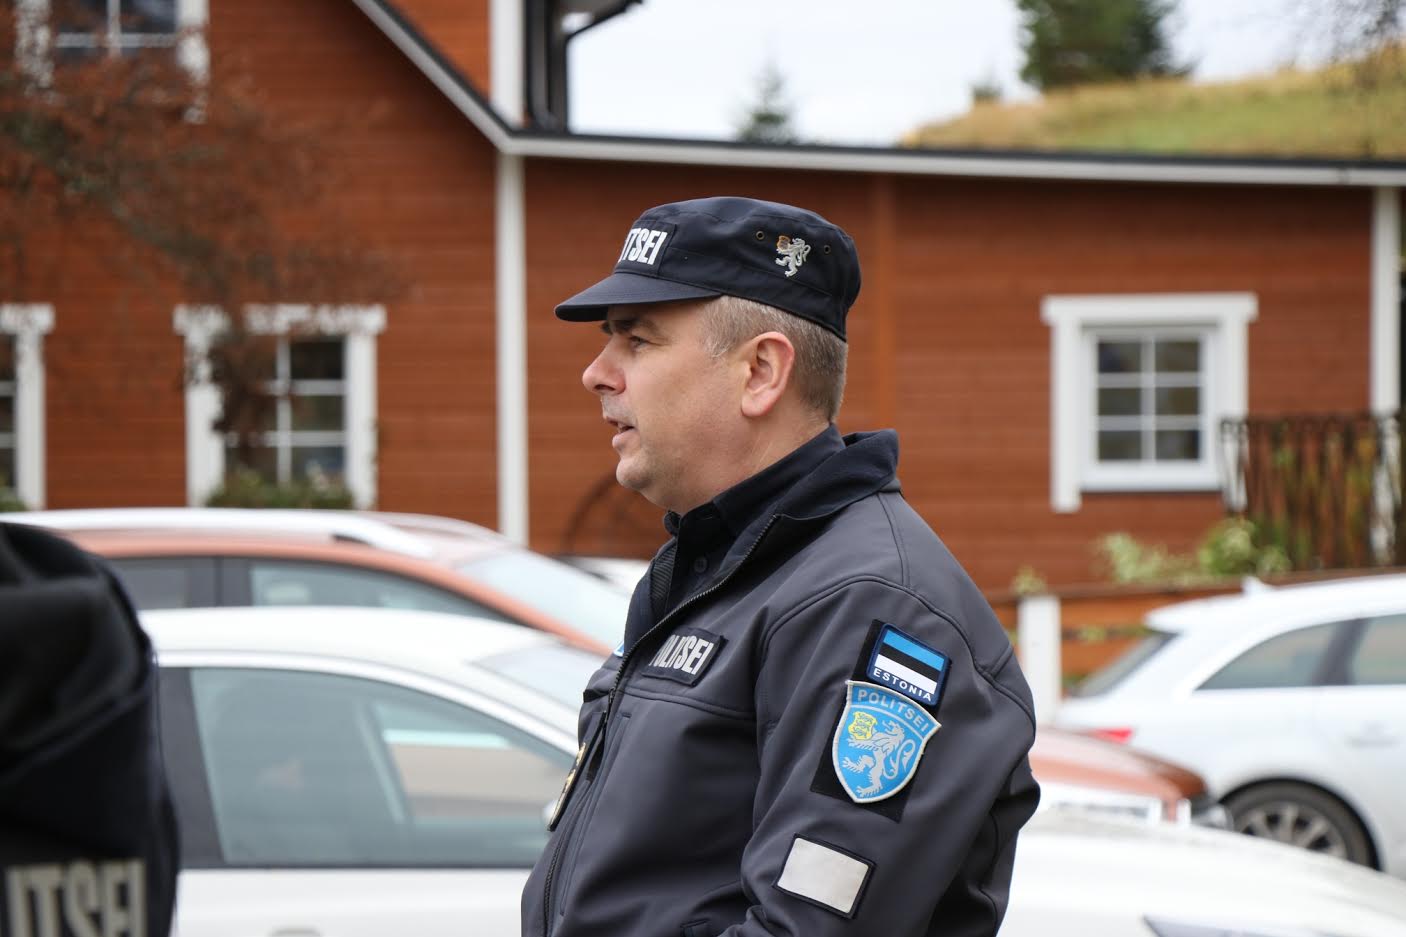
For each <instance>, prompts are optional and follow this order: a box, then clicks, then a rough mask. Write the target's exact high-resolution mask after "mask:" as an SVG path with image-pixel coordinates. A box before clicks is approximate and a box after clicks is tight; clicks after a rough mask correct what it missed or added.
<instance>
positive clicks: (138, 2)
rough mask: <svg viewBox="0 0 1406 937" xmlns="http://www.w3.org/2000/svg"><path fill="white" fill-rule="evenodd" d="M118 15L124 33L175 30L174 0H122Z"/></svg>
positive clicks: (163, 32)
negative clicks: (120, 18)
mask: <svg viewBox="0 0 1406 937" xmlns="http://www.w3.org/2000/svg"><path fill="white" fill-rule="evenodd" d="M120 15H121V17H122V31H123V32H124V33H157V34H160V35H169V34H171V33H174V32H175V31H176V0H122V2H121V6H120Z"/></svg>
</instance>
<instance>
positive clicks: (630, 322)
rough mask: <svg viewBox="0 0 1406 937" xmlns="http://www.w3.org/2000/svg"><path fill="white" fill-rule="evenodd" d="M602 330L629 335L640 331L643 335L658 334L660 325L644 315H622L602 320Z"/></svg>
mask: <svg viewBox="0 0 1406 937" xmlns="http://www.w3.org/2000/svg"><path fill="white" fill-rule="evenodd" d="M600 330H601V331H602V332H604V333H605V334H606V335H629V334H631V333H633V332H639V333H641V334H643V335H658V334H659V327H658V326H656V325H655V324H654V323H653V322H651V321H650V320H649V319H647V318H645V317H643V316H620V317H619V318H615V319H605V320H602V322H601V324H600Z"/></svg>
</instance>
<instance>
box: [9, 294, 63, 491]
mask: <svg viewBox="0 0 1406 937" xmlns="http://www.w3.org/2000/svg"><path fill="white" fill-rule="evenodd" d="M53 328H54V307H53V306H51V305H49V304H48V303H25V304H14V303H7V304H4V305H0V336H5V337H7V338H12V339H13V340H14V343H15V477H14V478H13V479H11V484H12V485H13V486H14V490H15V494H17V495H19V498H20V500H21V501H23V502H24V503H25V505H26V506H27V507H29V508H30V509H31V510H39V509H41V508H43V507H44V497H45V485H44V446H45V442H44V336H45V335H48V334H49V333H50V332H51V331H53Z"/></svg>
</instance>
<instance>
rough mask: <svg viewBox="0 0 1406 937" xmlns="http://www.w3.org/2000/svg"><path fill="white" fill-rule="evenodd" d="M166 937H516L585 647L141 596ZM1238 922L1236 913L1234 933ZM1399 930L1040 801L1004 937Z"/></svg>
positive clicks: (1272, 870) (1280, 872) (1209, 847)
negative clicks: (172, 855) (168, 807)
mask: <svg viewBox="0 0 1406 937" xmlns="http://www.w3.org/2000/svg"><path fill="white" fill-rule="evenodd" d="M143 623H144V624H145V626H146V628H147V630H148V631H149V633H150V634H151V636H152V638H153V640H154V642H155V644H156V647H157V653H158V656H159V660H160V663H161V668H162V680H161V717H162V740H163V748H164V752H165V756H166V760H167V766H168V775H169V776H170V778H171V781H172V785H173V787H174V789H175V796H176V802H177V808H178V812H179V816H180V821H181V833H182V840H183V842H182V845H183V856H182V859H183V869H182V872H181V881H180V889H179V899H178V904H177V912H176V914H177V916H176V926H177V929H178V932H179V933H180V934H181V935H182V937H244V935H249V934H272V933H325V934H338V935H341V937H372V935H385V934H404V935H414V937H440V935H444V937H448V935H451V934H452V935H455V937H459V935H463V934H473V935H475V937H518V934H519V919H518V898H519V894H520V892H521V889H522V886H523V883H524V882H525V880H526V877H527V871H528V868H529V867H530V866H531V864H532V862H533V861H534V859H535V858H536V855H537V853H538V852H539V851H540V849H541V847H542V845H543V843H544V842H545V840H546V831H545V822H544V816H545V813H546V811H547V810H548V808H549V806H550V804H551V803H552V802H553V801H554V799H555V797H556V796H557V794H558V792H559V790H560V785H561V782H562V779H563V777H564V775H565V773H566V771H567V770H568V768H569V765H570V763H571V760H572V755H573V753H574V749H575V711H574V710H575V706H574V705H570V704H567V703H566V702H564V699H565V698H567V697H570V696H574V695H575V692H576V690H575V688H576V687H579V686H580V685H581V680H582V677H583V674H582V666H583V664H584V665H585V666H587V667H589V666H590V664H591V662H590V661H589V660H585V661H583V660H582V654H583V652H581V651H579V650H576V649H573V648H568V647H565V646H563V645H560V644H557V643H555V642H554V641H552V640H551V639H549V638H547V637H545V636H542V635H540V634H538V633H535V632H532V631H529V630H527V629H523V628H515V627H512V626H508V625H503V624H498V623H493V622H487V621H481V622H480V621H470V620H466V619H465V618H463V617H459V616H447V615H443V614H437V613H427V612H397V611H388V610H383V609H348V608H337V609H307V608H297V609H294V608H277V609H274V608H258V609H249V608H228V609H214V610H209V609H202V610H190V609H183V610H171V611H160V612H148V613H145V614H144V615H143ZM1235 929H1241V930H1235ZM1231 931H1233V932H1236V933H1245V934H1254V935H1256V937H1303V935H1306V934H1309V933H1312V934H1314V935H1316V937H1328V935H1332V937H1406V883H1401V882H1397V881H1394V880H1392V879H1389V878H1387V877H1385V876H1382V875H1379V874H1377V873H1374V872H1369V871H1367V870H1363V869H1356V868H1354V867H1352V866H1348V865H1346V864H1344V863H1339V862H1332V861H1328V860H1323V859H1321V858H1320V857H1317V856H1311V855H1308V854H1306V853H1302V852H1299V851H1297V850H1291V849H1287V848H1284V847H1280V846H1277V845H1273V844H1264V843H1255V842H1252V841H1250V840H1246V839H1244V838H1243V837H1237V836H1233V835H1231V834H1228V833H1220V832H1217V831H1213V830H1203V829H1200V828H1196V827H1186V826H1176V825H1173V824H1158V825H1149V824H1147V823H1137V822H1130V821H1121V822H1120V821H1107V820H1099V819H1095V818H1092V817H1091V816H1090V815H1088V814H1087V813H1082V812H1079V813H1076V812H1070V811H1065V810H1046V811H1042V812H1041V813H1040V814H1039V815H1037V817H1036V818H1035V820H1033V821H1032V822H1031V824H1030V825H1029V826H1028V827H1027V829H1026V832H1024V833H1023V834H1022V837H1021V841H1020V847H1019V850H1018V858H1017V864H1016V872H1015V881H1014V886H1013V889H1012V896H1011V905H1010V912H1009V916H1008V919H1007V923H1006V925H1005V926H1004V927H1003V929H1002V935H1003V937H1037V935H1038V937H1061V935H1066V934H1068V935H1075V934H1077V935H1080V937H1086V935H1089V934H1097V935H1100V937H1123V935H1127V937H1154V935H1155V937H1213V935H1220V934H1225V933H1227V932H1231Z"/></svg>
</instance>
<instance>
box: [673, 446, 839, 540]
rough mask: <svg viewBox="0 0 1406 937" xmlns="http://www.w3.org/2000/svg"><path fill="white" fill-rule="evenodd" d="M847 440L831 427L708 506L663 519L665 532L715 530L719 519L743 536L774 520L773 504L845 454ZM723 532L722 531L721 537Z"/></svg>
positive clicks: (723, 525)
mask: <svg viewBox="0 0 1406 937" xmlns="http://www.w3.org/2000/svg"><path fill="white" fill-rule="evenodd" d="M844 449H845V442H844V439H843V438H842V437H841V436H840V431H839V430H838V429H836V427H835V424H834V423H831V424H830V425H829V426H827V427H826V428H825V429H824V430H822V431H821V432H820V433H818V434H816V435H815V436H813V437H811V439H810V440H808V441H807V442H805V443H803V444H802V445H801V446H799V447H798V448H796V449H795V450H793V451H792V452H791V453H790V454H789V455H786V456H784V457H782V458H781V459H779V460H778V461H776V462H773V463H772V464H771V465H769V466H767V467H766V468H764V469H762V470H761V471H760V472H758V473H757V474H755V475H753V476H751V477H750V478H746V479H743V480H742V481H740V482H738V483H737V484H736V485H733V486H732V487H731V488H729V489H727V490H726V491H724V492H722V493H721V494H719V495H718V496H717V497H715V498H714V499H713V500H711V501H709V502H707V503H706V504H700V505H699V506H698V507H696V508H694V509H693V510H691V511H689V512H687V513H686V514H684V515H682V516H680V515H679V514H677V513H675V512H674V511H670V512H669V513H667V514H665V515H664V529H665V530H667V531H668V532H669V533H670V534H671V535H673V536H675V537H677V536H679V532H680V531H683V532H684V533H685V535H687V534H688V533H689V532H690V529H693V528H700V529H702V528H707V527H710V526H712V523H711V522H712V521H713V519H714V518H716V519H717V520H718V521H719V522H720V523H721V526H722V528H723V529H724V530H726V532H727V533H728V534H730V535H731V537H732V539H736V538H737V537H739V536H741V535H742V532H743V531H744V530H746V529H747V528H748V527H749V526H751V524H752V522H753V521H755V520H756V519H757V518H759V517H769V516H771V511H770V510H769V508H771V507H772V506H773V505H774V504H776V503H777V502H778V501H780V500H781V498H782V497H783V496H784V495H785V494H786V492H787V491H789V490H790V489H791V488H792V487H793V486H794V485H796V484H797V483H798V482H799V481H800V480H801V479H803V478H805V477H806V476H807V475H809V474H810V473H811V472H813V471H815V470H816V469H818V468H819V467H820V465H821V464H822V463H824V462H825V461H826V460H827V459H829V458H830V457H831V456H832V455H835V454H837V453H840V452H843V451H844ZM721 532H722V531H719V533H721Z"/></svg>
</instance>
